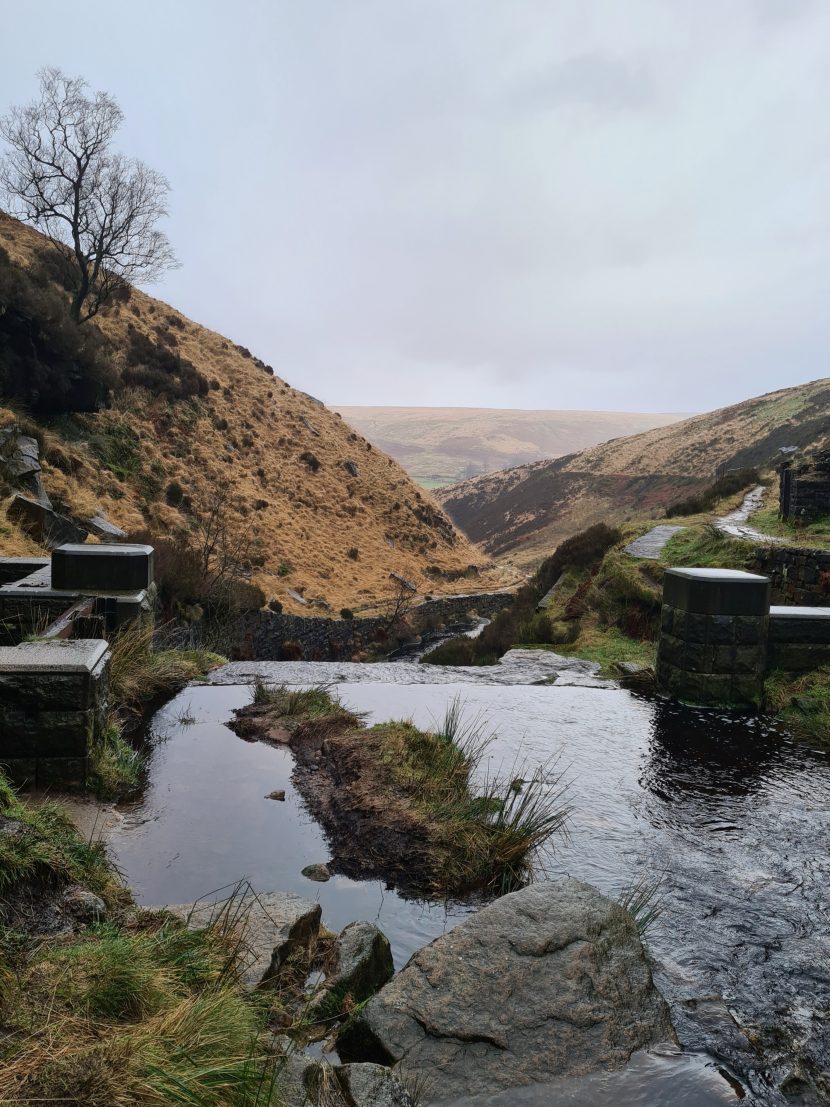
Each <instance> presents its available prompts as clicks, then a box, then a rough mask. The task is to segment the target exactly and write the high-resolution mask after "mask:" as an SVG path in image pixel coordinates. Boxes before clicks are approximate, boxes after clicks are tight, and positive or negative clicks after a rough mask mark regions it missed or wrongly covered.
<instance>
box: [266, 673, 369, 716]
mask: <svg viewBox="0 0 830 1107" xmlns="http://www.w3.org/2000/svg"><path fill="white" fill-rule="evenodd" d="M251 702H252V703H255V704H261V705H264V706H268V707H271V708H273V710H274V714H275V715H277V716H279V717H280V718H290V719H302V720H311V719H319V718H323V717H324V716H331V715H338V716H345V717H348V718H351V719H353V720H354V721H355V722H357V721H358V716H357V715H355V714H354V713H353V712H350V711H348V710H347V709H346V708H345V707H344V706H343V704H342V703H341V702H340V699H339V697H338V696H337V693H336V692H335V690H334V688H333V686H332V685H329V684H316V685H314V686H313V687H311V688H290V687H289V686H288V685H286V684H269V683H268V682H267V681H265V680H263V679H262V678H261V677H260V676H258V675H257V676H256V677H255V678H254V682H253V684H252V685H251Z"/></svg>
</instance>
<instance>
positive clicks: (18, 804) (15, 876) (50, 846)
mask: <svg viewBox="0 0 830 1107" xmlns="http://www.w3.org/2000/svg"><path fill="white" fill-rule="evenodd" d="M0 820H2V821H3V822H4V824H5V827H6V830H7V832H6V833H0V906H2V901H3V899H4V898H5V897H7V896H9V895H10V893H11V892H12V890H13V889H14V888H15V887H16V886H19V885H22V884H23V883H27V884H36V885H46V886H58V885H62V884H82V885H84V887H86V888H89V889H90V890H91V891H93V892H95V893H96V894H97V895H100V896H101V897H102V899H103V900H104V901H105V903H108V904H112V903H116V902H118V901H119V900H120V899H121V898H123V890H122V889H121V886H120V884H119V883H118V882H117V881H116V880H115V878H114V876H113V874H112V871H111V870H110V868H109V866H108V864H107V860H106V850H105V847H104V845H103V843H102V842H100V841H98V842H87V841H85V840H84V839H83V838H82V837H81V836H80V835H79V834H78V832H77V830H76V829H75V827H74V826H73V825H72V822H71V821H70V819H69V817H68V815H66V813H65V812H64V811H63V810H62V808H60V807H59V806H58V805H57V804H53V803H44V804H41V805H39V806H37V807H34V806H29V805H28V804H26V803H24V802H23V801H21V800H20V799H19V798H18V796H17V794H16V793H15V791H14V789H13V788H12V787H11V785H10V784H9V783H8V781H7V780H6V778H5V776H3V774H2V773H1V772H0ZM7 820H8V821H7ZM1 913H2V912H0V914H1Z"/></svg>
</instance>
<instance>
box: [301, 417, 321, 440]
mask: <svg viewBox="0 0 830 1107" xmlns="http://www.w3.org/2000/svg"><path fill="white" fill-rule="evenodd" d="M300 422H301V423H302V424H303V426H304V427H305V429H306V430H307V431H310V432H311V433H312V434H313V435H314V437H315V438H319V437H320V432H319V431H318V430H317V428H316V427H314V426H312V425H311V423H309V421H308V419H306V417H305V415H301V416H300Z"/></svg>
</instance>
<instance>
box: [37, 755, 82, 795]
mask: <svg viewBox="0 0 830 1107" xmlns="http://www.w3.org/2000/svg"><path fill="white" fill-rule="evenodd" d="M86 769H87V759H86V758H85V757H39V758H38V762H37V786H38V788H40V789H43V788H51V787H61V788H82V787H83V786H84V784H85V783H86Z"/></svg>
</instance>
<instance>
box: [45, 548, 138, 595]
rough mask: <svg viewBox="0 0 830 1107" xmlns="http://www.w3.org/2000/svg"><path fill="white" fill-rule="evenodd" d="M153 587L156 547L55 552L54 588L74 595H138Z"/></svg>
mask: <svg viewBox="0 0 830 1107" xmlns="http://www.w3.org/2000/svg"><path fill="white" fill-rule="evenodd" d="M152 583H153V547H152V546H143V545H129V544H127V543H124V544H121V545H105V544H103V543H102V544H101V545H97V546H94V545H90V546H87V545H77V544H74V545H73V544H66V545H63V546H58V548H57V549H55V550H53V551H52V587H53V588H56V589H59V590H66V591H75V592H93V593H94V592H103V593H108V592H139V591H141V590H142V589H145V588H149V587H150V585H151V584H152Z"/></svg>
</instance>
